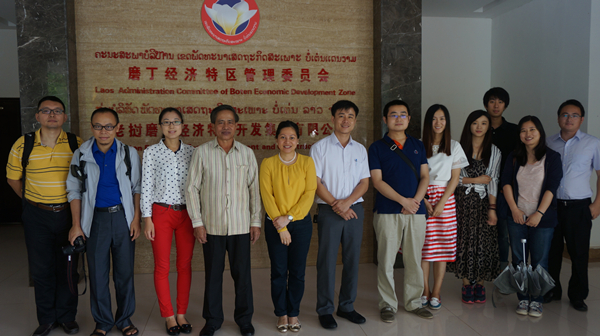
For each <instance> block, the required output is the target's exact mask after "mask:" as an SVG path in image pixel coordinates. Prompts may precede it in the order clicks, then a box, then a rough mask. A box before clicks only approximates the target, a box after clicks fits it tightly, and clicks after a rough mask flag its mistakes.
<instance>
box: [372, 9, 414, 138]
mask: <svg viewBox="0 0 600 336" xmlns="http://www.w3.org/2000/svg"><path fill="white" fill-rule="evenodd" d="M374 15H375V19H374V38H373V40H374V49H375V50H374V54H375V56H374V60H375V64H374V67H375V85H374V86H375V111H376V112H375V113H374V116H375V119H374V124H379V126H380V127H381V128H384V129H385V125H381V124H382V121H381V111H382V108H383V106H384V105H385V104H386V103H387V102H389V101H391V100H394V99H401V100H403V101H405V102H407V103H408V105H409V106H410V109H411V116H412V119H411V122H410V125H409V128H408V133H409V134H410V135H412V136H414V137H417V138H420V136H421V0H404V1H396V0H375V1H374ZM378 98H379V99H378ZM381 128H379V133H378V134H375V138H377V137H381V135H382V134H381ZM376 132H377V130H376Z"/></svg>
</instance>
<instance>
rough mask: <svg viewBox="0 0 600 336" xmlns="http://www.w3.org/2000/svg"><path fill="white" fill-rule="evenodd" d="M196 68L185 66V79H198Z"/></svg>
mask: <svg viewBox="0 0 600 336" xmlns="http://www.w3.org/2000/svg"><path fill="white" fill-rule="evenodd" d="M196 75H197V73H196V69H195V68H185V80H186V81H190V82H191V81H194V82H195V81H196Z"/></svg>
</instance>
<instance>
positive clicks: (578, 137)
mask: <svg viewBox="0 0 600 336" xmlns="http://www.w3.org/2000/svg"><path fill="white" fill-rule="evenodd" d="M561 133H562V131H559V132H558V133H557V134H556V136H557V137H556V138H557V139H560V140H562V141H563V142H566V141H565V140H563V138H562V135H561ZM582 137H583V132H582V131H581V129H578V130H577V133H575V135H574V136H573V137H572V138H571V139H575V138H577V140H581V138H582Z"/></svg>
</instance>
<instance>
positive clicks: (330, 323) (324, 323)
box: [319, 314, 337, 329]
mask: <svg viewBox="0 0 600 336" xmlns="http://www.w3.org/2000/svg"><path fill="white" fill-rule="evenodd" d="M319 322H320V323H321V327H323V328H325V329H335V328H337V322H335V319H334V318H333V315H331V314H326V315H319Z"/></svg>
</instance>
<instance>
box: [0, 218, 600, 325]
mask: <svg viewBox="0 0 600 336" xmlns="http://www.w3.org/2000/svg"><path fill="white" fill-rule="evenodd" d="M141 239H143V238H141ZM0 251H1V253H0V335H8V336H25V335H30V334H31V333H32V332H33V330H34V329H35V328H36V327H37V320H36V313H35V303H34V293H33V288H30V287H28V286H27V264H26V262H27V256H26V251H25V244H24V239H23V230H22V227H21V226H16V225H7V226H0ZM570 266H571V264H570V262H569V261H568V260H567V259H565V260H564V262H563V267H564V269H565V270H566V271H568V270H570ZM360 268H361V271H360V276H359V285H358V299H357V300H356V303H355V308H356V310H357V311H358V312H360V313H361V314H363V315H364V316H365V317H366V318H367V322H366V323H365V324H362V325H356V324H352V323H350V322H349V321H347V320H344V319H341V318H337V322H338V328H337V329H335V330H333V331H330V330H325V329H322V328H321V327H320V325H319V322H318V319H317V314H316V312H315V302H316V270H315V267H309V268H308V269H307V271H306V292H305V294H304V299H303V301H302V306H301V313H300V322H301V323H302V330H301V331H300V334H304V335H323V334H327V335H344V336H350V335H361V336H362V335H460V336H469V335H507V334H510V335H578V336H580V335H600V281H599V280H600V263H591V264H590V272H589V275H590V294H589V297H588V299H587V300H586V302H587V304H588V306H589V311H588V312H587V313H581V312H578V311H576V310H574V309H573V308H571V307H570V306H569V302H568V300H567V299H566V297H563V300H562V301H560V302H556V301H555V302H552V303H550V304H547V305H544V315H543V317H541V318H533V317H526V316H520V315H517V314H516V313H515V308H516V305H517V298H516V296H515V295H511V296H502V295H499V294H496V297H495V298H496V306H497V307H496V308H494V306H493V305H492V301H491V299H490V294H489V293H491V292H492V289H493V285H492V284H487V288H488V301H487V302H486V303H485V304H471V305H467V304H463V303H462V302H461V300H460V287H461V281H460V280H458V279H456V278H455V277H454V275H453V274H447V275H446V279H445V282H444V285H443V288H442V308H441V309H440V310H436V311H433V314H434V318H433V319H432V320H423V319H420V318H418V317H417V316H415V315H412V314H409V313H407V312H405V311H404V310H403V309H400V310H399V312H398V314H396V321H395V322H394V323H383V322H381V320H380V319H379V311H378V309H377V301H378V297H377V279H376V266H375V265H374V264H363V265H361V266H360ZM340 273H341V268H340V266H338V272H337V274H338V278H337V285H336V288H339V282H340V278H339V275H340ZM563 273H564V274H566V273H567V272H563ZM402 278H403V270H396V272H395V279H396V287H397V288H402V283H403V279H402ZM224 279H225V280H224V282H225V283H224V289H225V292H224V293H223V306H224V312H225V323H224V324H223V327H222V328H221V329H220V330H219V331H217V333H216V335H218V336H225V335H239V329H238V327H237V325H236V324H235V323H234V322H233V308H234V307H233V306H234V305H233V302H234V295H233V281H232V280H231V277H230V276H229V274H225V276H224ZM561 279H562V282H563V283H564V284H566V283H567V282H568V277H567V276H565V275H563V277H562V278H561ZM174 280H175V274H173V273H172V274H171V284H174V283H175V282H174ZM192 281H193V282H192V291H191V298H190V307H189V310H188V314H187V318H188V320H189V321H190V322H191V323H192V324H193V325H194V331H193V332H192V335H197V334H198V332H199V331H200V329H201V328H202V326H203V325H204V320H203V319H202V294H203V288H204V273H202V272H195V273H194V274H193V280H192ZM252 282H253V284H254V286H253V287H254V288H253V290H254V318H253V324H254V327H255V328H256V335H279V333H278V332H277V330H276V328H275V322H276V318H275V317H274V315H273V305H272V303H271V298H270V285H269V270H268V269H254V270H253V271H252ZM111 288H112V287H111ZM171 288H172V291H173V292H174V286H171ZM135 291H136V300H137V308H136V312H135V315H134V316H133V318H132V320H133V322H134V324H135V325H136V326H137V327H138V328H139V329H140V335H143V336H152V335H161V336H162V335H166V332H165V330H164V320H163V319H162V318H161V317H160V312H159V308H158V303H157V300H156V294H155V292H154V285H153V277H152V274H140V275H136V277H135ZM113 292H114V290H113ZM565 295H566V294H565ZM174 297H175V296H174V295H173V298H174ZM114 309H115V306H114V303H113V310H114ZM77 321H78V322H79V325H80V326H81V331H80V332H79V335H89V334H90V333H91V332H92V329H93V328H94V321H93V319H92V317H91V314H90V305H89V294H86V295H85V296H83V297H81V298H80V301H79V313H78V316H77ZM289 333H291V332H289ZM118 334H119V332H118V330H116V328H115V329H113V330H112V332H111V333H109V335H118ZM51 335H63V331H62V330H61V329H56V330H54V331H53V332H52V333H51Z"/></svg>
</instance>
